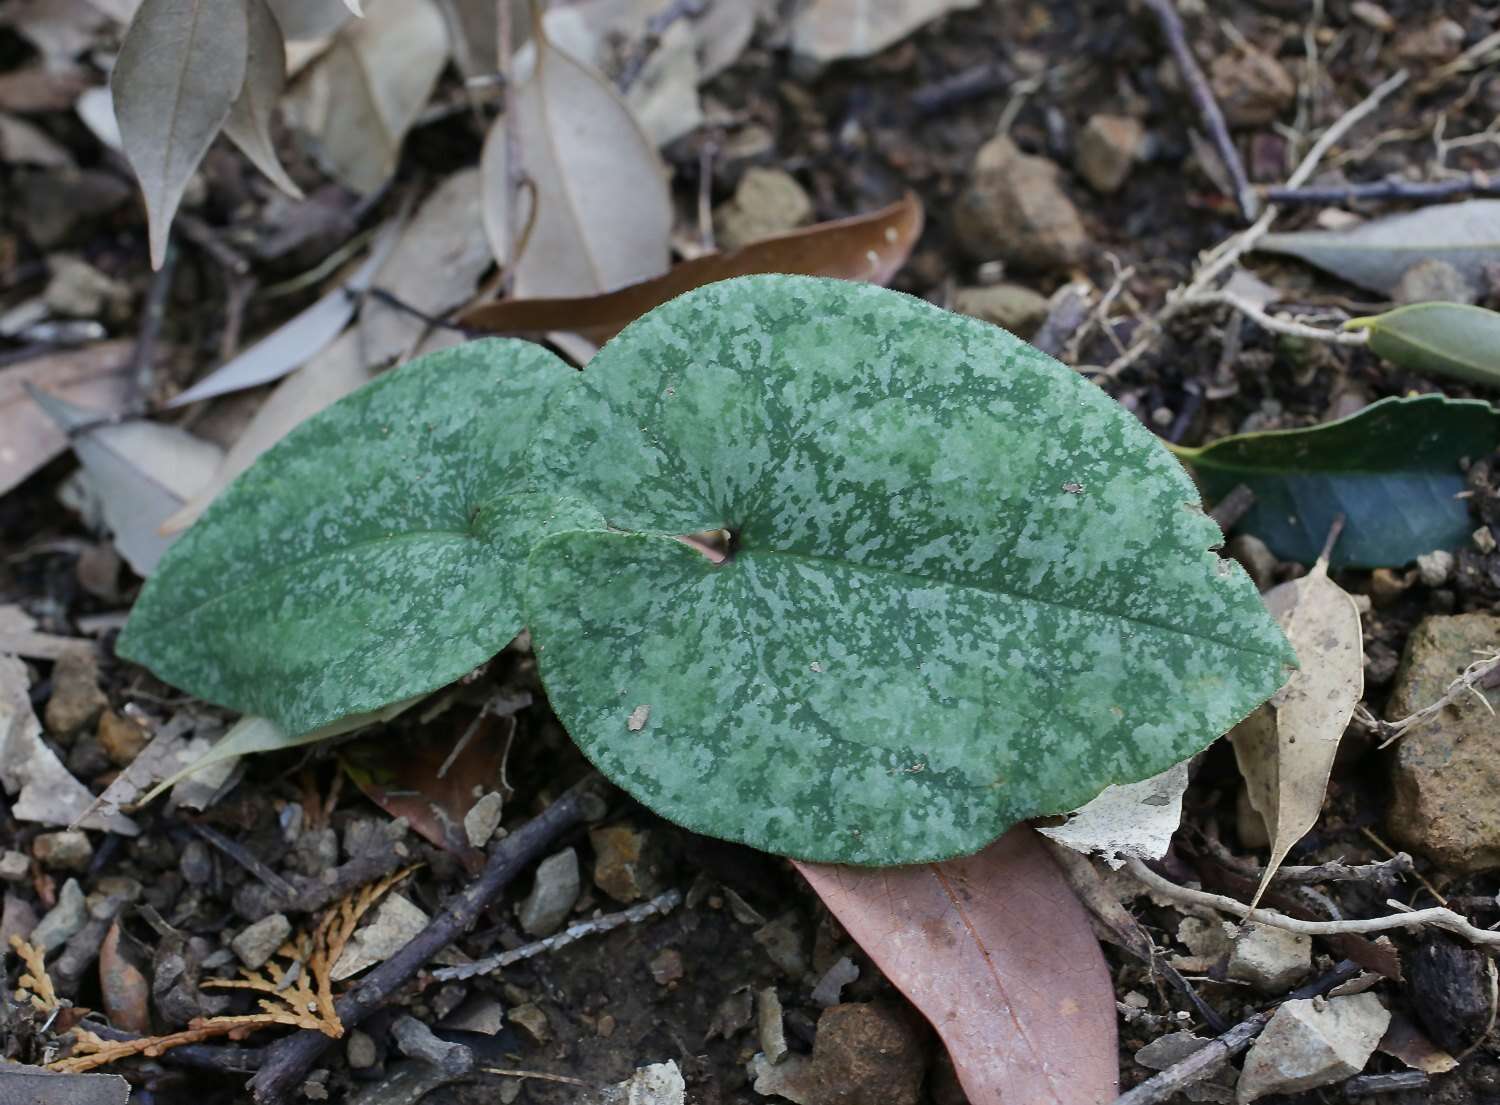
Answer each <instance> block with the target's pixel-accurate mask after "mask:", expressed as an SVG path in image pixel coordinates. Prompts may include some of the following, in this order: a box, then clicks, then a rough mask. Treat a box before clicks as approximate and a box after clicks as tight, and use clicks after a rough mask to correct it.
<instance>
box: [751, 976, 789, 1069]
mask: <svg viewBox="0 0 1500 1105" xmlns="http://www.w3.org/2000/svg"><path fill="white" fill-rule="evenodd" d="M755 1030H756V1032H757V1033H758V1034H759V1036H760V1050H761V1052H762V1053H763V1054H764V1055H765V1057H766V1058H767V1059H769V1060H770V1061H771V1062H772V1063H779V1062H781V1060H782V1059H783V1058H784V1057H785V1056H786V1053H787V1047H786V1025H785V1024H784V1023H783V1022H782V1019H781V995H779V994H778V993H777V992H776V987H774V986H767V987H766V988H765V989H763V990H760V991H759V992H757V993H756V995H755Z"/></svg>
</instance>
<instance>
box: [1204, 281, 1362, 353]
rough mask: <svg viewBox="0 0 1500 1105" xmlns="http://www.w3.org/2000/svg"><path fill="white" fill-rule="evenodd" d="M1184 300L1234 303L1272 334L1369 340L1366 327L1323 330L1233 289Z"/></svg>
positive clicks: (1333, 342) (1209, 304) (1337, 340)
mask: <svg viewBox="0 0 1500 1105" xmlns="http://www.w3.org/2000/svg"><path fill="white" fill-rule="evenodd" d="M1186 302H1188V303H1191V304H1192V305H1193V306H1194V307H1213V306H1218V305H1223V306H1226V307H1233V308H1234V309H1235V310H1236V311H1238V312H1239V313H1240V314H1242V315H1244V316H1245V317H1246V318H1248V319H1249V320H1250V321H1251V322H1254V323H1255V324H1256V325H1257V326H1259V327H1260V328H1261V329H1262V330H1269V331H1271V332H1272V333H1273V334H1285V335H1287V336H1288V337H1293V338H1307V339H1308V340H1309V341H1321V342H1327V343H1328V344H1329V345H1367V344H1369V341H1370V335H1369V332H1368V331H1365V330H1324V329H1323V328H1322V327H1321V326H1309V325H1307V323H1305V322H1296V321H1293V320H1291V319H1284V318H1277V317H1276V316H1275V315H1268V314H1266V312H1265V310H1264V309H1262V308H1261V307H1260V306H1259V305H1258V304H1256V303H1252V302H1251V301H1250V300H1248V299H1246V298H1244V297H1243V296H1239V295H1236V294H1235V293H1233V292H1203V293H1201V294H1199V295H1195V296H1193V297H1192V299H1190V300H1187V301H1186Z"/></svg>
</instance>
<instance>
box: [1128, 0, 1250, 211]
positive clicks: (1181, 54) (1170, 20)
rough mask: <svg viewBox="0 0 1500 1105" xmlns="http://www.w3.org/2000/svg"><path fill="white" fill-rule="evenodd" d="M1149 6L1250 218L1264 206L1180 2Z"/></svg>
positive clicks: (1163, 0) (1160, 0)
mask: <svg viewBox="0 0 1500 1105" xmlns="http://www.w3.org/2000/svg"><path fill="white" fill-rule="evenodd" d="M1146 7H1148V8H1150V9H1151V13H1152V14H1153V15H1155V16H1156V21H1157V23H1158V24H1160V25H1161V31H1162V34H1163V35H1165V36H1166V39H1167V47H1168V48H1169V49H1170V50H1171V51H1172V57H1173V59H1174V60H1175V61H1176V62H1177V69H1178V71H1179V72H1181V73H1182V77H1183V80H1185V81H1187V86H1188V92H1189V94H1190V95H1191V96H1192V98H1193V103H1194V105H1195V106H1196V107H1197V108H1198V114H1199V115H1200V116H1202V118H1203V125H1204V126H1205V127H1207V128H1208V135H1209V137H1210V138H1211V139H1212V140H1213V144H1214V149H1216V150H1217V151H1218V152H1219V159H1220V160H1221V161H1223V162H1224V168H1225V169H1227V170H1228V171H1229V179H1230V181H1231V182H1232V183H1233V184H1234V192H1235V196H1234V200H1235V203H1236V204H1237V205H1238V206H1239V209H1240V214H1241V215H1242V216H1243V217H1244V219H1245V221H1246V222H1250V221H1251V220H1252V219H1254V218H1255V216H1256V213H1257V212H1258V211H1259V210H1260V198H1259V197H1258V196H1257V195H1256V194H1255V191H1254V189H1252V188H1251V187H1250V179H1249V177H1247V176H1246V175H1245V163H1244V162H1243V161H1241V160H1240V151H1239V150H1238V149H1237V148H1236V147H1235V144H1234V139H1232V138H1231V137H1230V136H1229V125H1228V124H1227V123H1226V122H1225V121H1224V113H1223V112H1222V111H1220V110H1219V104H1218V101H1217V100H1215V99H1214V94H1213V90H1212V89H1211V88H1210V87H1209V85H1208V78H1207V77H1206V76H1205V75H1204V73H1203V69H1202V67H1200V66H1199V65H1198V59H1197V58H1195V57H1194V56H1193V51H1192V47H1190V46H1189V45H1188V41H1187V34H1186V32H1185V31H1184V29H1183V26H1182V17H1181V16H1179V15H1178V14H1177V5H1175V4H1174V3H1172V0H1146Z"/></svg>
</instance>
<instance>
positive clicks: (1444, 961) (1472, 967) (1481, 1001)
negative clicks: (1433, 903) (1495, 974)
mask: <svg viewBox="0 0 1500 1105" xmlns="http://www.w3.org/2000/svg"><path fill="white" fill-rule="evenodd" d="M1402 966H1403V969H1404V972H1405V974H1406V978H1407V987H1406V996H1407V999H1408V1000H1409V1001H1410V1003H1411V1010H1412V1012H1413V1013H1415V1014H1416V1016H1417V1020H1419V1021H1420V1022H1421V1023H1422V1027H1423V1028H1425V1029H1426V1030H1427V1033H1428V1035H1429V1036H1430V1037H1431V1038H1432V1041H1433V1043H1435V1044H1437V1045H1438V1047H1440V1048H1443V1049H1444V1050H1445V1051H1447V1052H1449V1053H1450V1054H1452V1055H1462V1054H1463V1053H1464V1052H1467V1051H1469V1050H1471V1049H1472V1048H1474V1047H1475V1046H1477V1045H1478V1044H1479V1042H1480V1038H1481V1037H1483V1036H1484V1034H1485V1031H1486V1026H1487V1025H1488V1024H1489V1019H1490V1000H1491V992H1492V991H1491V988H1492V986H1493V983H1492V982H1491V976H1490V965H1489V961H1488V959H1487V957H1486V956H1485V954H1484V952H1482V951H1480V950H1479V949H1478V948H1472V947H1468V946H1467V945H1464V944H1460V943H1458V942H1456V941H1454V940H1451V939H1449V938H1448V937H1447V936H1445V935H1443V934H1442V933H1430V934H1429V935H1428V936H1426V937H1425V938H1424V939H1423V941H1422V943H1421V944H1420V945H1418V946H1417V948H1416V950H1415V951H1414V952H1409V953H1406V954H1404V955H1403V956H1402Z"/></svg>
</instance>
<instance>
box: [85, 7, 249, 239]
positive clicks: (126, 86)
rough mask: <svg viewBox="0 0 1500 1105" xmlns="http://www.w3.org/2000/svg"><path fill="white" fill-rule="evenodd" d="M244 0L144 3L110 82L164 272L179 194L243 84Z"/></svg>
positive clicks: (246, 38)
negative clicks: (169, 234) (164, 260)
mask: <svg viewBox="0 0 1500 1105" xmlns="http://www.w3.org/2000/svg"><path fill="white" fill-rule="evenodd" d="M249 34H250V32H249V24H248V22H247V20H246V16H245V5H244V2H243V0H145V2H144V3H143V4H141V6H140V8H139V10H137V11H136V13H135V18H134V19H132V20H131V21H130V30H129V31H127V32H126V34H125V41H124V42H123V43H122V44H121V46H120V56H119V58H118V59H117V60H116V62H115V68H114V71H113V73H112V74H111V75H110V82H109V84H110V91H111V92H112V93H113V95H114V104H115V119H116V120H117V121H118V122H119V124H120V135H121V137H122V139H123V140H124V146H125V156H126V158H127V159H128V160H129V161H130V167H131V168H132V169H134V170H135V175H136V179H137V180H139V181H140V185H141V192H142V194H143V195H144V196H145V200H146V216H147V222H148V224H149V230H150V237H151V266H152V267H153V268H161V264H162V260H163V258H164V257H165V256H166V251H167V234H168V232H169V231H170V230H171V226H172V218H173V216H174V215H175V214H176V213H177V205H178V203H180V202H181V201H182V193H183V190H184V189H185V188H187V184H188V181H189V180H190V179H191V178H192V175H193V173H194V171H195V170H196V169H197V168H198V163H199V162H200V161H202V160H203V155H204V154H205V153H207V152H208V147H209V145H210V144H211V143H212V142H213V140H214V136H215V135H217V134H218V133H219V131H220V129H221V128H222V127H223V126H224V120H225V119H227V118H228V117H229V111H230V108H231V107H232V106H233V105H234V101H235V99H236V98H237V97H238V96H239V94H240V88H241V87H242V86H243V85H244V83H245V64H246V60H247V58H248V56H249Z"/></svg>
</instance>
